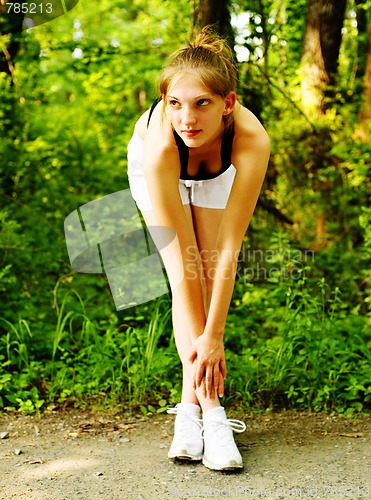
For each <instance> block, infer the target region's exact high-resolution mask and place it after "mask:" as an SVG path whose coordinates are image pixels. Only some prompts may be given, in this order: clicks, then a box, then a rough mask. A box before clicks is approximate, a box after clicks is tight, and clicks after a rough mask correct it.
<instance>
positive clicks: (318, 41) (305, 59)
mask: <svg viewBox="0 0 371 500" xmlns="http://www.w3.org/2000/svg"><path fill="white" fill-rule="evenodd" d="M345 7H346V0H309V4H308V11H307V19H306V25H305V31H304V38H303V50H302V57H301V79H302V80H301V90H302V102H303V107H304V109H305V110H306V112H307V113H309V114H317V115H321V114H324V113H325V111H326V103H325V101H326V97H328V96H331V95H332V92H333V88H334V86H335V85H336V77H337V69H338V61H339V51H340V44H341V38H342V35H341V30H342V27H343V22H344V14H345Z"/></svg>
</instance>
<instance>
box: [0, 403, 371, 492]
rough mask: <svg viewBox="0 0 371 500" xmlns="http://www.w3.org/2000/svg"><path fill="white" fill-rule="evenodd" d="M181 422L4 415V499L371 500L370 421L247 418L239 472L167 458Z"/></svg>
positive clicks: (0, 429) (73, 414)
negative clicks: (242, 465) (212, 469)
mask: <svg viewBox="0 0 371 500" xmlns="http://www.w3.org/2000/svg"><path fill="white" fill-rule="evenodd" d="M173 418H174V417H173V416H170V415H156V416H152V417H149V418H147V419H143V418H142V417H130V418H129V417H125V416H123V415H108V414H102V413H95V412H90V411H76V410H73V411H69V412H62V411H55V412H50V413H45V414H43V415H42V416H40V417H37V416H17V415H2V416H0V464H1V465H0V471H1V474H0V499H1V500H10V499H17V500H18V499H24V500H78V499H83V500H98V499H99V500H126V499H138V500H140V499H141V500H144V499H148V500H157V499H161V500H163V499H183V498H191V499H199V498H215V497H222V498H230V499H244V498H254V499H255V498H266V499H286V498H305V499H309V498H323V499H341V498H351V499H357V500H358V499H368V498H371V439H370V438H371V416H368V417H362V418H360V419H358V420H357V421H356V422H351V421H349V420H347V419H345V418H342V417H330V416H327V415H323V414H308V413H305V414H304V413H300V414H298V413H291V412H287V413H277V414H266V415H263V416H254V417H251V416H246V417H245V418H244V420H245V422H246V424H247V431H246V432H245V433H244V434H238V435H236V442H237V444H238V446H239V448H240V451H241V454H242V456H243V458H244V464H245V467H244V469H243V470H242V471H240V472H238V473H231V472H229V473H226V472H216V471H210V470H208V469H206V468H205V467H204V466H203V465H202V464H201V463H197V464H192V463H179V462H175V463H174V462H173V461H171V460H169V459H168V458H167V450H168V448H169V446H170V443H171V438H172V428H173Z"/></svg>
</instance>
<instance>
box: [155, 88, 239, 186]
mask: <svg viewBox="0 0 371 500" xmlns="http://www.w3.org/2000/svg"><path fill="white" fill-rule="evenodd" d="M160 101H161V97H159V98H158V99H156V101H155V102H154V103H153V104H152V106H151V109H150V112H149V117H148V122H147V127H148V125H149V122H150V120H151V116H152V113H153V110H154V109H155V107H156V106H157V104H158V103H159V102H160ZM173 133H174V138H175V142H176V144H177V146H178V151H179V158H180V168H181V170H180V178H181V179H182V180H184V181H186V180H195V181H204V180H207V179H214V178H215V177H218V176H219V175H221V174H222V173H223V172H225V171H226V170H227V169H228V168H229V167H230V166H231V156H232V145H233V137H234V123H232V126H231V127H230V129H229V130H228V131H226V132H224V134H223V139H222V147H221V150H220V156H221V160H222V166H221V168H220V170H219V171H218V172H216V173H215V174H210V173H209V172H206V171H205V169H204V166H203V164H202V163H201V165H200V168H199V170H198V172H197V174H196V175H194V176H191V175H189V173H188V160H189V151H188V146H186V145H185V143H184V141H183V139H182V138H181V137H180V136H179V134H177V133H176V132H175V130H174V132H173Z"/></svg>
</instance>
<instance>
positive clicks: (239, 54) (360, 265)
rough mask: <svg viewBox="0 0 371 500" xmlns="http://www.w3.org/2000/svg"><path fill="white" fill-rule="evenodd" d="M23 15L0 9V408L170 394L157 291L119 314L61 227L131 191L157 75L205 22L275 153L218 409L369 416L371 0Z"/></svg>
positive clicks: (171, 377) (140, 6) (173, 385)
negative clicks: (139, 131)
mask: <svg viewBox="0 0 371 500" xmlns="http://www.w3.org/2000/svg"><path fill="white" fill-rule="evenodd" d="M46 3H47V2H37V3H36V4H35V5H36V8H38V9H40V5H42V7H46ZM17 5H18V6H20V8H19V9H18V7H17ZM22 5H23V6H25V7H24V9H23V10H24V12H23V13H22ZM31 5H32V4H27V3H25V2H19V3H18V4H16V3H12V6H11V7H10V2H5V1H4V0H1V2H0V33H1V37H0V96H1V99H0V139H1V140H0V176H1V178H0V199H1V205H0V318H1V319H0V410H2V411H14V410H18V411H22V412H27V413H32V412H39V411H42V410H44V409H54V408H58V407H60V406H65V405H75V406H80V407H81V406H90V407H91V406H98V407H100V408H101V407H104V408H107V407H110V408H114V409H115V410H121V409H123V410H125V411H134V410H135V411H138V409H139V408H140V410H141V411H142V412H143V413H144V414H147V413H148V412H161V411H165V410H166V408H167V406H168V405H171V404H174V403H176V402H177V401H178V398H179V394H180V389H181V380H180V373H181V371H180V369H179V361H178V357H177V355H176V349H175V345H174V340H173V336H172V329H171V315H170V314H169V313H170V307H171V302H170V297H169V295H164V296H162V297H160V298H158V299H156V300H152V301H149V302H147V303H145V304H141V305H138V306H135V307H131V308H126V309H122V310H120V311H118V310H116V307H115V304H114V302H113V299H112V295H111V291H110V288H109V286H108V281H107V277H106V276H104V274H103V273H100V274H99V273H98V274H87V273H79V272H76V271H75V270H74V269H72V267H71V263H70V260H69V256H68V252H67V247H66V241H65V234H64V221H65V219H66V217H67V216H68V215H69V214H70V213H72V212H73V211H74V210H76V209H77V208H78V207H81V206H82V205H84V204H86V203H88V202H91V201H93V200H96V199H98V198H101V197H102V196H105V195H109V194H111V193H114V192H117V191H120V190H125V189H127V188H128V180H127V170H126V169H127V159H126V154H127V144H128V141H129V139H130V136H131V133H132V130H133V125H134V123H135V121H136V120H137V119H138V117H139V116H140V114H141V113H142V112H143V111H145V110H146V109H147V108H148V107H149V106H150V105H151V103H152V101H153V100H154V99H155V98H156V97H157V95H158V90H157V87H156V81H157V75H158V72H159V70H160V68H161V67H162V65H163V63H164V61H165V59H166V57H167V55H169V54H170V53H171V52H172V51H173V50H175V49H176V48H178V47H179V46H181V45H183V44H184V42H185V41H186V40H187V39H188V38H189V37H190V36H191V34H192V33H194V32H195V31H197V30H198V29H200V27H202V26H203V25H206V24H210V23H211V24H214V26H215V28H216V29H217V30H218V31H219V32H220V33H222V34H223V35H224V36H226V37H227V38H228V40H229V41H230V43H231V44H232V46H233V47H234V48H235V52H236V60H237V66H238V71H239V89H238V95H239V99H240V101H241V102H242V103H243V104H244V105H246V106H247V107H248V108H249V109H251V110H252V111H253V112H254V113H255V114H256V115H257V116H258V118H259V119H260V120H261V121H262V122H263V124H264V126H265V127H266V129H267V131H268V133H269V135H270V138H271V143H272V155H271V160H270V164H269V169H268V174H267V178H266V181H265V183H264V186H263V189H262V194H261V198H260V200H259V203H258V206H257V209H256V212H255V214H254V217H253V220H252V222H251V226H250V228H249V230H248V233H247V235H246V237H245V241H244V245H243V248H242V251H241V258H240V267H239V271H238V277H237V278H238V279H237V281H236V287H235V292H234V296H233V300H232V303H231V309H230V314H229V316H228V321H227V328H226V337H225V341H226V356H227V363H228V367H229V368H230V369H229V373H228V378H227V381H226V382H227V387H226V396H225V399H226V403H227V404H229V405H234V407H235V408H236V409H237V410H239V411H251V410H256V411H262V410H266V409H276V408H295V409H305V410H312V411H333V412H342V413H347V414H353V413H355V412H362V411H367V410H369V409H370V404H371V354H370V347H371V329H370V281H369V273H370V269H369V258H370V245H371V230H370V217H371V209H370V205H369V195H370V190H369V181H370V163H371V162H370V159H371V145H370V141H369V137H370V136H369V132H370V119H371V53H370V50H371V48H370V47H371V43H370V40H371V24H370V15H371V2H370V0H365V1H362V0H348V1H346V0H309V1H308V0H295V1H294V0H235V1H233V2H228V1H214V2H211V1H206V0H195V1H192V2H188V1H186V0H178V1H177V2H171V1H159V0H130V1H126V0H117V1H114V0H101V1H100V2H94V4H93V6H92V4H91V2H89V3H88V2H87V1H86V0H81V1H80V2H76V1H74V2H68V1H63V2H57V1H54V2H49V5H51V6H52V10H53V9H54V14H53V12H52V15H51V17H55V19H53V20H49V19H48V18H47V17H45V14H44V17H43V16H39V17H37V16H36V17H35V18H34V20H35V24H39V25H37V26H35V27H33V28H30V27H29V26H30V24H27V21H25V19H26V20H27V18H29V17H30V16H29V12H28V10H29V9H30V8H31V7H30V6H31ZM61 6H62V7H63V8H64V10H65V11H68V12H65V13H64V15H59V16H58V15H57V14H63V9H61ZM58 8H59V11H58ZM27 9H28V10H27ZM31 17H32V16H31ZM42 21H48V22H45V23H42ZM22 23H23V24H22ZM26 28H27V29H26Z"/></svg>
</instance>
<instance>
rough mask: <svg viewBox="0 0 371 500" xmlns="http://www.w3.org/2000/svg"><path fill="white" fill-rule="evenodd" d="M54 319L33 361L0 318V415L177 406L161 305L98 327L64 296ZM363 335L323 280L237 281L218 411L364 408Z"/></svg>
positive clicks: (165, 305)
mask: <svg viewBox="0 0 371 500" xmlns="http://www.w3.org/2000/svg"><path fill="white" fill-rule="evenodd" d="M56 312H57V316H56V324H55V327H54V329H53V334H52V336H51V338H49V343H47V345H49V347H48V348H47V349H46V350H45V351H44V354H43V355H41V354H40V352H39V351H37V350H36V349H35V345H34V344H35V343H34V337H35V336H34V335H33V332H32V324H31V323H30V322H28V321H26V320H24V319H22V320H19V321H18V323H17V324H13V323H11V322H10V321H8V320H5V319H2V320H1V323H2V328H3V330H4V333H3V335H2V336H1V337H0V407H1V409H2V410H8V411H10V410H12V411H20V412H25V413H34V412H39V411H40V410H42V409H43V408H45V407H46V406H47V405H49V404H53V405H66V404H70V405H71V404H72V405H75V406H79V405H92V404H93V405H97V404H98V405H101V406H106V407H107V406H110V407H113V408H116V409H120V408H121V409H123V410H125V411H128V412H132V411H134V410H135V411H137V410H138V409H140V410H141V411H142V412H143V413H147V412H161V411H165V410H166V408H167V406H168V405H172V404H174V403H176V402H177V401H178V400H179V397H180V387H181V370H180V362H179V360H178V356H177V353H176V348H175V344H174V339H173V335H172V330H171V305H170V302H169V300H168V299H167V298H165V299H159V300H157V301H154V302H153V303H150V304H147V305H143V306H140V307H137V308H133V309H132V310H130V312H129V313H128V312H126V313H125V314H126V315H124V314H123V315H122V316H121V317H120V318H117V317H116V316H112V318H109V319H107V320H105V321H101V322H98V321H97V320H93V319H90V318H89V314H88V313H87V310H86V307H85V306H84V303H83V301H82V299H81V297H80V296H79V294H78V293H77V292H69V293H67V294H66V295H65V296H64V297H63V300H62V301H61V305H60V307H59V306H57V307H56ZM367 327H368V323H367V317H366V316H361V315H358V314H357V310H355V309H354V308H353V310H350V308H349V307H348V306H347V305H346V304H344V303H343V301H342V296H341V292H340V290H338V289H335V290H330V289H329V287H328V285H327V283H326V281H325V280H324V279H321V280H319V281H318V282H317V285H316V286H315V287H313V284H310V283H309V282H308V280H307V278H306V276H305V275H304V273H303V275H302V277H301V278H300V279H298V280H297V281H291V282H289V283H287V282H285V281H282V280H281V281H280V282H279V283H278V284H277V283H275V284H274V285H273V286H272V284H263V285H252V284H250V285H246V284H241V283H237V284H236V292H235V297H234V300H233V304H232V307H231V312H230V315H229V317H228V323H227V331H226V357H227V363H228V378H227V381H226V382H227V383H226V396H225V404H228V405H236V404H239V405H240V406H241V405H242V406H243V408H244V409H245V410H246V411H251V410H252V409H262V408H267V407H269V408H278V407H280V408H282V407H284V408H296V409H300V410H303V409H304V410H305V409H306V410H311V411H335V412H341V413H347V414H351V413H354V412H362V411H367V410H369V409H370V406H371V404H370V403H371V354H370V345H371V338H370V336H369V334H368V333H367ZM47 353H49V354H47Z"/></svg>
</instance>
